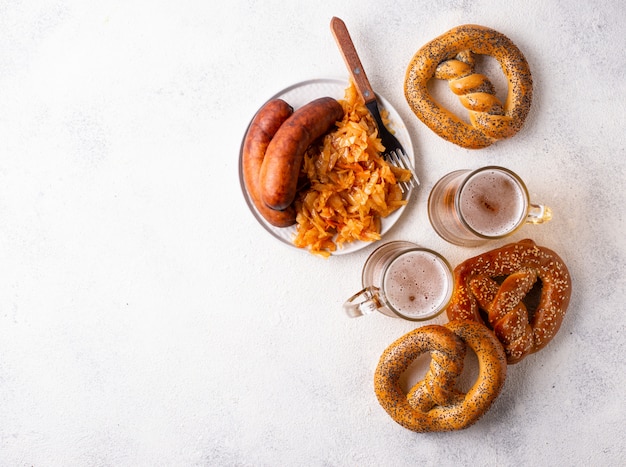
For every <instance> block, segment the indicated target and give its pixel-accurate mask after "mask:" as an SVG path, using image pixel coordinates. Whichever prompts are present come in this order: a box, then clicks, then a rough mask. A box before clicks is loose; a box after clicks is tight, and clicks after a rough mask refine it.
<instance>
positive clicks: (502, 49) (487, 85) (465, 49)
mask: <svg viewBox="0 0 626 467" xmlns="http://www.w3.org/2000/svg"><path fill="white" fill-rule="evenodd" d="M474 54H483V55H491V56H492V57H494V58H495V59H496V60H498V62H499V63H500V65H501V66H502V71H503V72H504V75H505V76H506V79H507V81H508V94H507V99H506V102H505V103H504V104H503V103H502V102H501V101H500V100H499V99H498V98H497V97H496V96H495V89H494V87H493V84H492V83H491V82H490V81H489V79H488V78H487V77H486V76H484V75H482V74H478V73H475V72H474V65H475V62H474V57H473V55H474ZM433 77H435V78H437V79H444V80H447V81H448V82H449V86H450V89H451V90H452V92H454V93H455V94H456V95H458V96H459V99H460V101H461V104H462V105H463V106H464V107H465V108H467V109H468V110H469V117H470V122H471V125H470V124H468V123H466V122H464V121H463V120H461V119H460V118H458V117H457V116H456V115H454V114H453V113H451V112H450V111H448V110H447V109H445V108H443V107H441V106H440V105H439V104H437V102H435V100H434V99H433V98H432V97H431V95H430V92H429V91H428V88H427V85H428V82H429V81H430V80H431V78H433ZM404 93H405V97H406V99H407V101H408V103H409V106H410V107H411V109H412V110H413V112H414V113H415V114H416V115H417V117H418V118H419V119H420V120H421V121H422V122H424V124H426V126H428V127H429V128H430V129H431V130H432V131H434V132H435V133H437V134H438V135H439V136H441V137H442V138H444V139H446V140H448V141H450V142H452V143H454V144H457V145H459V146H461V147H465V148H469V149H479V148H484V147H486V146H489V145H490V144H492V143H494V142H495V141H497V140H500V139H504V138H509V137H511V136H513V135H515V134H516V133H517V132H518V131H519V130H520V129H521V128H522V125H523V124H524V121H525V120H526V116H527V115H528V112H529V110H530V104H531V102H532V93H533V87H532V77H531V74H530V68H529V66H528V62H527V61H526V59H525V58H524V55H523V54H522V52H521V51H520V50H519V49H518V48H517V46H516V45H515V44H514V43H513V42H512V41H511V40H510V39H509V38H507V37H506V36H504V35H503V34H501V33H499V32H498V31H494V30H493V29H489V28H486V27H483V26H477V25H473V24H466V25H463V26H458V27H456V28H454V29H451V30H450V31H448V32H446V33H445V34H443V35H441V36H439V37H437V38H436V39H434V40H432V41H431V42H429V43H427V44H426V45H424V46H423V47H422V48H421V49H420V50H418V51H417V53H416V54H415V55H414V56H413V58H412V60H411V62H410V63H409V66H408V69H407V72H406V77H405V81H404Z"/></svg>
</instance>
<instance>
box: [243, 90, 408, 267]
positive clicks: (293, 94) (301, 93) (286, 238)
mask: <svg viewBox="0 0 626 467" xmlns="http://www.w3.org/2000/svg"><path fill="white" fill-rule="evenodd" d="M348 86H349V83H348V82H347V81H342V80H339V79H329V78H322V79H313V80H309V81H303V82H301V83H297V84H294V85H292V86H289V87H288V88H286V89H284V90H282V91H280V92H279V93H277V94H275V95H274V96H272V97H271V98H270V99H268V101H270V100H272V99H277V98H280V99H283V100H284V101H285V102H287V103H288V104H289V105H291V106H292V107H293V108H294V110H295V109H297V108H298V107H301V106H303V105H305V104H307V103H309V102H311V101H312V100H314V99H317V98H319V97H325V96H329V97H333V98H335V99H337V100H339V99H343V98H344V95H345V90H346V88H347V87H348ZM376 96H377V98H378V104H379V106H380V107H381V108H382V109H385V110H386V111H387V112H388V116H389V126H390V127H391V129H392V130H393V131H394V135H395V136H396V138H398V140H399V141H400V143H401V144H402V146H403V147H404V150H405V151H406V153H407V154H408V156H409V158H410V160H411V161H414V160H415V158H414V157H415V156H414V153H413V145H412V144H411V137H410V135H409V132H408V130H407V128H406V126H405V124H404V122H403V121H402V119H401V118H400V115H399V114H398V112H397V111H396V110H395V109H394V108H393V107H392V106H391V104H390V103H389V102H388V101H387V100H386V99H385V98H384V97H382V96H380V95H379V94H377V95H376ZM382 109H381V110H382ZM253 118H254V117H253ZM250 122H252V119H250ZM249 127H250V124H248V128H249ZM247 132H248V129H247V128H246V132H245V133H244V138H245V135H246V133H247ZM242 153H243V141H242V142H241V149H240V151H239V183H240V184H241V190H242V191H243V196H244V198H245V199H246V203H247V204H248V206H249V208H250V211H252V214H254V217H256V219H257V220H258V221H259V223H260V224H261V225H262V226H263V227H265V229H266V230H267V231H268V232H269V233H270V234H272V235H273V236H274V237H275V238H277V239H278V240H280V241H282V242H283V243H286V244H287V245H290V246H292V247H294V248H297V247H296V246H295V245H294V244H293V238H294V236H295V234H296V226H295V225H293V226H290V227H282V228H281V227H274V226H273V225H272V224H270V223H269V222H267V221H266V220H265V219H264V218H263V216H261V215H260V214H259V212H258V211H257V209H256V207H255V206H254V203H253V202H252V200H251V199H250V196H249V195H248V192H247V191H246V188H245V184H244V181H243V167H242ZM412 191H413V190H412V189H410V190H409V191H408V192H407V193H405V196H404V197H405V199H409V198H410V197H411V193H412ZM405 207H406V205H405V206H402V207H401V208H399V209H397V210H395V211H394V212H393V213H391V214H390V215H389V216H387V217H385V218H383V219H382V222H381V237H382V236H384V235H385V233H386V232H387V231H389V229H391V227H393V225H394V224H395V223H396V222H397V221H398V219H400V216H401V215H402V213H403V212H404V209H405ZM371 244H372V242H362V241H355V242H349V243H344V244H343V246H338V247H337V250H336V251H334V252H332V255H345V254H348V253H353V252H355V251H358V250H360V249H362V248H365V247H367V246H369V245H371ZM302 250H303V251H308V250H307V249H305V248H302Z"/></svg>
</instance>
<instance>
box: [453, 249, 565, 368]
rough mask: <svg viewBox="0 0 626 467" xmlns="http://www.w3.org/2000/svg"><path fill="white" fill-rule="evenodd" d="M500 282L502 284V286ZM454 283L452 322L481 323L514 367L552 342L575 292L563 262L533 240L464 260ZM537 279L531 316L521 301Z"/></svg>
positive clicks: (458, 268)
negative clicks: (538, 286)
mask: <svg viewBox="0 0 626 467" xmlns="http://www.w3.org/2000/svg"><path fill="white" fill-rule="evenodd" d="M505 276H506V277H505ZM496 278H500V279H502V278H504V280H502V281H501V283H499V282H498V281H496ZM454 280H455V289H454V292H453V294H452V299H451V301H450V305H449V306H448V308H447V309H446V313H447V315H448V318H449V319H450V320H456V319H464V320H473V321H478V322H479V323H483V324H485V325H487V326H488V327H490V328H491V329H493V331H494V333H495V335H496V337H497V338H498V339H499V340H500V342H502V345H503V346H504V350H505V352H506V355H507V362H508V363H511V364H512V363H517V362H519V361H520V360H522V359H523V358H524V357H526V356H527V355H529V354H531V353H534V352H537V351H539V350H541V349H542V348H544V347H545V346H546V345H547V344H548V342H550V340H551V339H552V338H553V337H554V335H555V334H556V333H557V332H558V330H559V328H560V326H561V323H562V321H563V317H564V316H565V312H566V311H567V307H568V305H569V300H570V295H571V289H572V286H571V278H570V274H569V271H568V269H567V267H566V266H565V263H563V260H562V259H561V258H560V257H559V256H558V255H557V254H556V253H555V252H553V251H552V250H549V249H547V248H543V247H540V246H537V245H535V242H533V241H532V240H529V239H526V240H522V241H520V242H518V243H511V244H509V245H505V246H503V247H501V248H497V249H495V250H491V251H488V252H486V253H483V254H482V255H478V256H475V257H473V258H470V259H468V260H466V261H464V262H463V263H461V264H459V265H458V266H457V267H456V268H455V270H454ZM537 280H540V281H541V285H542V288H541V297H540V299H539V304H538V305H537V308H536V309H535V310H534V313H532V316H531V314H530V313H529V312H528V309H527V308H526V305H525V304H524V303H523V301H522V300H523V299H524V298H525V297H526V295H527V294H528V292H529V291H530V290H531V289H532V288H533V286H534V285H535V283H536V282H537ZM481 311H482V312H484V314H485V315H486V319H483V313H481Z"/></svg>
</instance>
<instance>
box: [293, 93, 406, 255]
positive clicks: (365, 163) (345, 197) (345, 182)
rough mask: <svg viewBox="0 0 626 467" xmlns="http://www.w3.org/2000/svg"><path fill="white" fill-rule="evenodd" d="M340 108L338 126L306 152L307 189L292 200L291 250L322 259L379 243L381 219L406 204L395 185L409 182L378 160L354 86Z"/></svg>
mask: <svg viewBox="0 0 626 467" xmlns="http://www.w3.org/2000/svg"><path fill="white" fill-rule="evenodd" d="M339 102H340V103H341V105H342V107H343V109H344V117H343V120H341V122H338V124H337V127H336V128H335V129H334V130H333V131H331V132H330V133H328V134H327V135H325V136H324V138H323V140H322V141H320V142H319V143H318V144H313V145H312V146H311V147H309V148H308V150H307V152H306V154H305V156H304V162H303V167H302V172H303V176H304V177H305V178H306V180H307V181H308V184H309V187H308V188H307V189H304V190H301V192H300V193H299V195H298V198H297V199H296V211H297V218H296V220H297V231H296V235H295V238H294V244H295V245H296V246H297V247H300V248H309V250H310V251H311V253H314V254H317V255H320V256H324V257H328V256H330V254H331V253H332V252H333V251H336V250H337V248H341V246H342V245H343V244H344V243H348V242H353V241H355V240H361V241H366V242H371V241H375V240H379V239H380V228H381V218H383V217H386V216H388V215H389V214H391V213H392V212H394V211H395V210H396V209H398V208H399V207H401V206H403V205H404V204H406V200H403V199H402V191H401V190H400V187H399V186H398V184H397V183H398V182H399V181H407V180H409V179H410V177H411V174H410V172H409V171H408V170H404V169H402V168H399V167H396V166H394V165H391V164H389V163H388V162H387V161H386V160H385V159H383V157H382V152H383V151H384V150H385V148H384V147H383V145H382V143H381V140H380V138H379V136H378V129H377V127H376V123H375V122H374V120H373V118H372V116H371V114H370V113H369V111H368V110H367V107H365V104H364V103H363V99H362V98H361V97H360V96H359V94H358V92H357V91H356V88H355V86H354V84H353V83H350V85H349V86H348V88H347V89H346V90H345V96H344V99H343V100H339Z"/></svg>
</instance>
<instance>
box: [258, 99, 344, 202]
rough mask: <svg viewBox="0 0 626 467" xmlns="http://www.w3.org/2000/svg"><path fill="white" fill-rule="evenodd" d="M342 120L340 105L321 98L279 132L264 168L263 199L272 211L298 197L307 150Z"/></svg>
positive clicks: (270, 145)
mask: <svg viewBox="0 0 626 467" xmlns="http://www.w3.org/2000/svg"><path fill="white" fill-rule="evenodd" d="M342 118H343V108H342V107H341V104H340V103H339V102H337V101H336V100H335V99H333V98H331V97H321V98H319V99H316V100H314V101H312V102H309V103H308V104H306V105H304V106H302V107H300V108H299V109H297V110H296V111H295V112H294V113H293V115H292V116H291V117H289V118H288V119H287V121H286V122H285V123H283V124H282V125H281V127H280V128H279V129H278V131H277V132H276V135H275V136H274V138H273V139H272V141H271V142H270V144H269V145H268V147H267V152H266V154H265V159H264V160H263V165H262V166H261V176H260V179H261V190H262V191H261V196H262V198H263V201H264V202H265V204H267V205H268V206H269V207H270V208H273V209H284V208H286V207H287V206H289V205H290V204H291V203H292V202H293V200H294V198H295V197H296V190H297V185H298V175H299V173H300V167H301V165H302V158H303V156H304V152H305V151H306V149H307V148H308V147H309V146H310V145H311V144H312V143H313V142H314V141H315V140H316V139H317V138H319V137H320V136H322V135H323V134H324V133H326V132H328V131H329V130H330V128H331V127H332V126H333V125H334V124H335V122H337V121H338V120H341V119H342Z"/></svg>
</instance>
